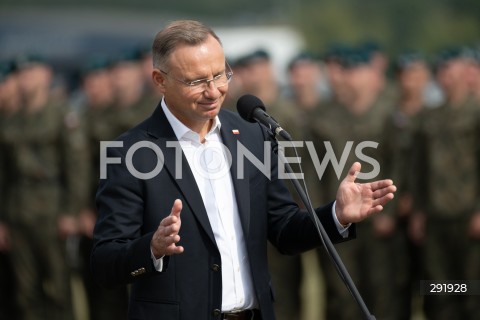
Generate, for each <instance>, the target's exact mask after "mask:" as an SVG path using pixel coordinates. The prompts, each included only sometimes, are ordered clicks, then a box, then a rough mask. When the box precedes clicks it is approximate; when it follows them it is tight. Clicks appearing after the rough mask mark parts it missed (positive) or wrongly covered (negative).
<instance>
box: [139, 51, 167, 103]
mask: <svg viewBox="0 0 480 320" xmlns="http://www.w3.org/2000/svg"><path fill="white" fill-rule="evenodd" d="M140 63H141V65H142V73H143V78H144V87H145V89H144V92H145V93H144V95H146V96H147V97H149V98H150V99H151V101H152V103H153V105H154V106H156V105H157V103H158V102H159V101H160V100H161V99H162V94H161V92H160V91H158V90H157V88H156V87H155V85H154V83H153V81H152V71H153V58H152V48H151V47H150V46H148V47H143V48H142V50H141V53H140Z"/></svg>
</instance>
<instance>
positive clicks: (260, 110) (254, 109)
mask: <svg viewBox="0 0 480 320" xmlns="http://www.w3.org/2000/svg"><path fill="white" fill-rule="evenodd" d="M237 111H238V113H239V114H240V116H241V117H242V118H243V119H244V120H246V121H248V122H253V123H255V122H259V123H261V124H263V125H264V126H266V127H267V128H268V129H270V131H271V132H272V133H273V134H274V135H277V134H278V135H280V136H281V137H282V138H283V139H285V140H288V141H292V137H291V136H290V134H288V132H287V131H285V130H284V129H283V128H282V127H281V126H280V125H279V124H278V122H277V121H276V120H275V119H274V118H272V117H270V116H269V115H268V113H266V112H265V105H264V104H263V102H262V100H260V99H259V98H257V97H255V96H254V95H251V94H246V95H244V96H241V97H240V99H238V101H237Z"/></svg>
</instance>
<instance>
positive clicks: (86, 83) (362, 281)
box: [0, 46, 480, 320]
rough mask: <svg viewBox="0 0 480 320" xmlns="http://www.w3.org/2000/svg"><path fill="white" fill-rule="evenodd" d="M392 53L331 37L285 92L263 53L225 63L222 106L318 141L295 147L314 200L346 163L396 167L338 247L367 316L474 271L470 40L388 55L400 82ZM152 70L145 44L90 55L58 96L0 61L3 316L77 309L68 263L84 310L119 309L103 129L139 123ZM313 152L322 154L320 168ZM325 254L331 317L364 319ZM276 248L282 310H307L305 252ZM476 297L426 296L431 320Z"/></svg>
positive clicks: (474, 94) (479, 87)
mask: <svg viewBox="0 0 480 320" xmlns="http://www.w3.org/2000/svg"><path fill="white" fill-rule="evenodd" d="M387 65H388V61H387V58H386V57H385V55H384V54H383V53H382V52H381V51H380V50H378V48H375V47H372V46H364V47H362V48H358V47H356V48H343V47H342V48H335V49H334V50H331V51H330V52H329V53H328V54H327V55H326V56H325V59H324V61H323V62H322V63H321V64H320V62H319V61H318V60H316V59H315V58H314V57H312V56H311V55H308V54H301V55H299V56H298V57H296V58H295V59H294V60H293V61H292V62H291V63H290V65H289V67H288V76H289V81H290V82H289V85H288V90H284V88H283V87H281V86H280V85H279V83H278V82H277V81H276V73H275V72H276V71H277V70H274V67H273V65H272V61H271V59H270V56H269V55H268V54H267V53H266V52H265V51H261V50H260V51H256V52H254V53H252V54H249V55H247V56H244V57H241V58H240V59H238V60H237V61H235V63H232V68H233V70H234V77H233V80H232V82H231V83H230V88H229V96H228V97H227V101H226V103H225V104H224V105H225V107H233V108H234V105H235V101H236V99H237V98H238V97H239V96H241V95H242V94H244V93H250V94H254V95H256V96H258V97H259V98H260V99H261V100H262V101H263V102H264V103H265V105H266V106H267V108H268V109H269V110H268V112H269V113H270V114H272V115H274V116H275V117H276V118H277V120H278V121H279V122H280V123H281V124H282V126H283V127H284V128H286V129H287V131H289V132H290V133H291V134H292V136H293V137H294V138H295V140H304V141H313V142H314V148H315V150H314V151H316V154H317V155H318V158H317V159H315V157H313V159H312V153H311V152H309V150H307V148H306V147H305V145H304V146H303V148H299V150H298V151H299V153H300V155H301V156H302V164H303V170H304V171H305V176H307V179H306V182H307V184H308V187H309V191H310V192H309V194H310V196H311V197H312V201H313V202H314V205H318V204H320V203H323V202H325V201H328V200H329V199H332V198H334V197H335V194H334V192H335V190H336V189H337V187H338V184H339V181H340V180H339V179H340V178H341V177H343V176H345V174H346V172H345V168H348V167H349V166H350V164H351V163H352V162H353V161H360V162H362V168H363V169H362V171H363V172H370V171H372V170H373V169H374V164H375V163H374V162H373V161H372V160H371V159H375V160H377V161H378V163H380V164H381V173H380V174H381V175H382V176H385V177H392V178H393V179H394V181H395V183H396V184H397V186H398V188H399V192H398V196H397V201H396V203H395V204H394V205H390V206H389V207H387V212H386V213H384V214H382V215H379V216H378V217H375V218H373V219H370V220H369V221H367V222H365V223H362V224H361V225H359V226H358V233H359V237H358V239H357V240H356V241H353V242H350V243H345V244H341V245H339V246H338V247H337V249H338V251H339V253H340V256H341V257H342V259H343V261H344V263H345V265H346V267H347V269H348V270H349V271H350V273H351V275H352V278H353V280H354V282H355V283H356V284H357V286H358V288H359V290H360V293H361V294H362V296H363V297H364V299H365V301H366V303H367V305H368V306H369V307H370V309H371V311H372V313H373V314H374V315H376V316H377V317H378V318H379V319H409V318H410V316H411V314H412V311H411V305H412V301H414V302H415V301H418V299H415V297H417V298H418V294H419V290H418V280H419V279H425V280H428V279H431V280H456V279H475V280H479V279H480V275H479V272H480V265H479V264H480V262H479V260H480V258H479V254H480V248H479V239H480V230H479V229H480V226H479V224H480V222H479V219H480V218H479V210H480V206H479V205H478V204H477V203H478V199H480V186H479V185H478V184H479V182H480V177H479V175H480V168H478V167H479V166H480V152H479V151H478V150H479V146H480V143H478V141H477V140H478V139H480V132H479V127H480V120H479V116H478V112H479V109H480V107H478V101H479V100H480V68H479V62H478V59H475V56H473V55H471V51H467V50H463V49H460V48H456V49H452V50H448V51H445V52H443V53H442V54H441V55H440V56H439V60H438V61H437V62H436V64H435V68H434V70H433V71H434V72H433V74H432V72H431V69H430V68H429V65H428V64H427V62H426V60H425V59H424V58H423V57H421V56H420V55H418V54H415V53H410V54H405V55H402V56H401V57H400V58H399V59H398V60H397V61H396V62H395V63H394V65H395V69H394V70H395V78H394V80H395V81H389V80H388V79H386V77H385V74H386V68H387ZM150 72H151V57H150V56H149V55H148V53H147V52H142V51H137V50H132V51H128V52H126V53H125V54H124V55H122V57H120V58H118V59H113V60H112V59H105V58H104V57H93V58H92V59H90V60H89V61H88V63H87V64H86V65H85V66H84V67H83V68H82V70H81V74H80V79H81V80H80V86H79V88H78V89H77V90H76V91H74V92H73V93H69V94H67V93H66V92H65V91H64V90H63V89H64V88H62V87H58V86H53V81H52V76H53V70H52V68H51V67H50V66H49V65H48V64H47V63H46V62H45V61H43V60H41V59H39V57H33V56H30V57H27V58H26V59H23V61H22V59H17V63H15V64H5V65H3V66H2V75H1V77H0V114H1V116H0V128H1V129H0V145H1V147H2V150H1V153H0V155H1V156H0V163H1V165H2V166H3V167H2V170H1V171H0V174H1V177H0V198H1V199H0V203H1V207H0V252H2V254H1V256H0V259H2V260H1V262H0V269H1V270H0V278H1V279H0V281H1V283H0V295H1V297H0V318H2V317H3V316H4V315H5V318H6V319H16V318H20V319H22V318H23V319H50V318H52V319H55V318H57V319H69V318H72V312H71V303H70V301H69V297H70V294H69V290H70V288H69V287H68V284H69V282H68V281H67V280H66V279H67V278H68V276H69V271H71V269H72V268H73V269H75V270H76V271H79V272H81V273H82V274H83V278H84V283H83V284H84V287H85V289H86V293H87V297H88V305H89V310H90V319H92V320H94V319H122V318H125V317H126V316H125V315H126V312H125V310H126V307H127V302H126V299H127V295H128V293H127V289H126V288H119V289H117V290H114V291H112V290H105V289H102V288H100V287H97V286H96V285H94V284H93V283H92V282H91V279H90V274H89V268H88V261H89V254H90V247H91V236H92V230H93V225H94V223H95V209H94V203H93V198H94V193H95V191H96V183H97V181H98V177H99V141H104V140H113V139H114V138H115V137H116V136H118V135H119V134H120V133H121V132H123V131H126V130H127V129H128V128H130V127H132V126H134V125H135V124H136V123H138V122H140V121H141V120H143V119H144V118H145V117H147V116H148V115H149V114H150V113H151V112H152V111H153V109H154V108H155V106H156V104H157V102H158V101H159V100H160V97H159V95H158V94H157V93H156V92H155V91H154V90H152V88H151V80H150ZM432 83H438V85H440V88H441V91H435V88H436V87H435V86H432ZM52 87H53V88H52ZM432 88H433V89H432ZM439 92H441V93H442V94H443V96H441V95H438V93H439ZM439 97H440V98H441V99H439ZM432 106H436V108H433V107H432ZM349 141H352V142H353V144H350V143H349ZM363 141H374V142H379V145H378V147H377V148H371V147H370V148H365V149H363V151H361V152H363V154H360V155H359V153H358V152H355V148H356V147H357V146H358V145H359V144H360V143H361V142H363ZM310 151H311V150H310ZM332 151H333V152H334V154H335V155H336V157H337V159H339V160H338V161H339V163H340V164H345V165H344V166H343V167H342V168H343V171H341V170H340V171H341V172H340V171H339V170H336V169H335V168H334V165H333V164H331V163H330V164H328V163H326V162H324V161H323V160H325V159H323V155H325V154H332V153H331V152H332ZM359 156H360V157H359ZM315 160H316V161H317V165H318V164H319V163H320V164H323V163H325V164H326V166H325V167H322V168H320V170H316V168H315V165H314V163H315ZM337 171H339V172H337ZM413 195H415V197H414V196H413ZM475 201H477V203H475ZM426 226H427V228H425V227H426ZM8 234H9V235H10V236H9V237H7V235H8ZM72 248H73V249H72ZM67 249H68V250H67ZM318 257H319V263H320V264H321V266H322V276H323V277H324V282H325V286H326V295H325V296H326V302H325V305H326V313H325V315H324V318H325V319H348V320H350V319H357V318H361V314H360V313H359V310H358V308H357V307H356V306H355V303H354V301H353V299H352V297H351V295H350V293H349V292H348V291H347V289H346V288H345V286H344V284H343V283H342V282H341V281H340V279H339V277H338V275H337V272H336V271H335V270H334V268H333V266H332V264H331V262H330V259H329V258H328V257H327V256H326V255H325V252H324V250H323V249H320V250H318ZM7 258H8V261H7V260H6V259H7ZM269 259H270V266H271V268H270V269H271V271H272V278H273V279H272V281H273V285H274V288H275V290H276V300H277V301H278V303H277V304H276V308H277V316H278V318H279V319H280V320H283V319H288V320H291V319H302V315H301V310H304V306H303V307H302V298H301V296H300V289H301V288H300V283H301V278H302V270H305V268H309V266H308V265H305V261H306V260H305V259H303V260H302V257H284V256H280V255H279V254H278V253H277V252H275V249H273V248H270V251H269ZM7 262H8V263H7ZM302 263H303V265H302ZM69 269H70V270H69ZM12 275H15V277H13V276H12ZM12 292H13V293H15V294H12ZM473 298H475V296H473ZM318 299H320V297H319V298H318ZM7 301H10V302H11V303H6V302H7ZM472 301H474V300H473V299H472V297H465V296H427V297H425V301H424V306H425V307H424V311H425V314H426V315H427V317H428V319H469V317H470V318H472V317H474V315H476V314H478V313H477V312H478V309H477V310H475V309H474V308H478V306H476V305H475V304H474V303H473V302H472ZM420 302H422V301H420ZM14 306H18V307H17V308H16V309H15V308H12V307H14ZM19 312H20V313H19ZM18 314H21V315H22V317H20V316H19V315H18ZM47 315H48V316H47Z"/></svg>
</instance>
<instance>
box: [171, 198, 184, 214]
mask: <svg viewBox="0 0 480 320" xmlns="http://www.w3.org/2000/svg"><path fill="white" fill-rule="evenodd" d="M182 207H183V204H182V200H180V199H176V200H175V201H174V202H173V207H172V211H171V212H170V216H175V217H178V218H180V212H181V211H182Z"/></svg>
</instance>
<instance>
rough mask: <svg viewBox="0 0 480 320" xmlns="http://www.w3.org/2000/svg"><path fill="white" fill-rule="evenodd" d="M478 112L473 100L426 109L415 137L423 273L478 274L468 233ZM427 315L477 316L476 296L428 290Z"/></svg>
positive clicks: (477, 174)
mask: <svg viewBox="0 0 480 320" xmlns="http://www.w3.org/2000/svg"><path fill="white" fill-rule="evenodd" d="M479 139H480V115H479V108H478V106H477V105H476V104H474V103H472V102H471V101H469V100H467V101H466V102H464V103H463V104H462V105H460V106H452V105H448V104H445V105H443V106H441V107H438V108H436V109H431V110H427V111H426V112H425V113H424V115H423V117H422V122H421V125H420V128H419V133H418V136H417V138H416V140H415V141H416V142H417V145H416V156H415V159H416V163H415V165H416V166H418V177H417V178H418V179H417V180H416V183H415V184H414V186H415V187H416V189H415V192H414V195H415V196H416V201H415V203H416V205H417V206H418V209H419V210H421V211H422V212H423V213H424V214H425V215H426V218H427V222H426V230H425V232H426V233H425V236H426V237H425V250H424V260H425V271H424V274H423V279H425V280H432V281H434V282H435V281H437V282H439V281H442V280H473V279H475V280H478V279H480V259H479V255H480V242H479V240H478V238H477V239H473V238H470V237H469V236H468V226H469V224H470V219H471V218H472V216H473V215H474V214H475V213H476V214H479V213H480V201H479V199H480V186H479V183H480V141H479ZM425 312H426V315H427V317H428V319H436V320H437V319H476V318H477V317H478V296H471V295H470V296H456V295H428V296H426V297H425Z"/></svg>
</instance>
